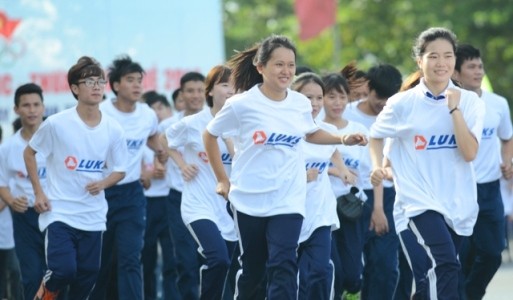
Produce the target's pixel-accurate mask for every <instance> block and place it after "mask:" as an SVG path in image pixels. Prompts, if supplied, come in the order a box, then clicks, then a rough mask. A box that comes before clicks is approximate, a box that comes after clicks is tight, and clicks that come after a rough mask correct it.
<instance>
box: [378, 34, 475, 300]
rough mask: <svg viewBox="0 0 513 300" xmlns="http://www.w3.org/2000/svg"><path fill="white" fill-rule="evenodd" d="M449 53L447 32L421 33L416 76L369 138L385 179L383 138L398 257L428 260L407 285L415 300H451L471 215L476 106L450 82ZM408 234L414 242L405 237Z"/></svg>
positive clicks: (472, 98) (451, 65)
mask: <svg viewBox="0 0 513 300" xmlns="http://www.w3.org/2000/svg"><path fill="white" fill-rule="evenodd" d="M455 50H456V36H455V35H454V33H452V32H451V31H449V30H448V29H445V28H430V29H428V30H426V31H424V32H422V33H421V34H420V35H419V37H418V38H417V41H416V43H415V45H414V47H413V54H414V59H415V61H416V63H417V66H418V67H419V69H420V72H421V74H422V76H423V77H422V78H420V80H419V81H418V84H417V85H416V86H414V87H413V88H411V89H409V90H407V91H404V92H401V93H398V94H396V95H394V96H392V97H391V98H390V99H389V100H388V102H387V104H386V106H385V107H384V108H383V111H382V112H381V113H380V115H379V116H378V118H377V120H376V122H375V123H374V125H373V126H372V127H371V132H370V136H371V139H370V149H371V158H372V164H373V171H372V176H373V177H376V178H380V179H383V178H384V176H385V173H386V171H385V170H384V169H383V165H382V160H383V159H382V158H383V139H384V138H391V143H390V147H389V149H388V150H387V152H388V153H387V158H388V159H389V160H390V162H391V165H392V168H393V174H394V183H395V186H396V191H397V196H396V200H395V201H396V202H395V209H394V221H395V224H396V231H397V232H398V233H399V237H400V239H401V241H402V244H403V247H404V250H405V254H406V255H407V256H408V257H409V258H410V259H414V260H415V261H413V265H416V264H417V265H418V264H419V261H423V260H424V259H425V260H427V261H431V262H432V264H431V268H429V266H427V265H425V264H424V265H422V264H421V265H422V269H421V270H420V272H419V270H414V275H415V276H416V277H417V276H419V277H420V278H415V282H420V283H424V284H425V285H423V286H417V287H416V288H415V290H416V294H415V295H416V296H418V297H420V298H436V295H431V293H436V294H437V295H438V297H441V296H443V297H444V299H448V298H451V299H452V298H454V299H457V298H459V296H458V272H459V262H458V258H457V257H458V251H459V248H460V244H461V241H462V238H463V236H468V235H470V234H471V233H472V229H473V226H474V223H475V221H476V218H477V212H478V206H477V192H476V186H475V179H476V178H475V176H474V172H473V167H472V164H471V161H472V160H473V159H474V158H475V156H476V153H477V149H478V145H479V143H478V141H479V140H480V139H481V134H482V131H483V116H484V104H483V101H481V100H480V99H479V98H478V97H477V95H476V94H475V93H473V92H469V91H466V90H462V89H460V88H458V87H456V86H455V85H454V84H453V83H452V82H451V76H452V74H453V72H454V66H455ZM447 174H450V176H447ZM373 183H375V184H376V183H377V182H373ZM382 188H383V186H382V185H381V184H380V183H378V186H376V188H375V195H376V202H377V201H381V202H382V196H383V190H382ZM378 198H379V200H378ZM411 234H413V235H415V238H408V235H411ZM419 244H420V246H422V247H419ZM424 249H426V250H424ZM427 255H429V259H427V258H426V256H427ZM417 259H418V260H417ZM434 278H437V280H433V279H434ZM430 286H435V287H436V289H435V290H434V291H432V290H433V289H431V288H430Z"/></svg>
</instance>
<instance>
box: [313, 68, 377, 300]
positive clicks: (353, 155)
mask: <svg viewBox="0 0 513 300" xmlns="http://www.w3.org/2000/svg"><path fill="white" fill-rule="evenodd" d="M323 81H324V84H325V97H324V112H325V114H326V115H325V117H324V122H326V123H328V124H331V125H333V126H335V128H336V130H337V133H338V134H350V133H354V132H363V133H365V134H367V133H368V129H367V128H366V127H365V125H363V124H360V123H358V122H353V121H349V120H346V119H344V118H343V113H344V110H345V109H346V106H347V104H348V102H349V85H348V83H347V81H346V79H345V78H344V77H342V75H340V74H339V73H332V74H328V75H325V76H324V77H323ZM337 148H338V151H339V152H340V154H341V155H342V157H343V160H344V163H345V165H346V166H347V168H348V169H349V170H351V171H352V172H354V173H355V174H356V175H357V180H356V182H355V183H353V185H354V186H356V187H358V188H359V190H360V193H359V197H361V198H362V199H367V197H366V195H365V194H364V191H363V189H364V188H367V187H370V181H369V176H368V174H369V173H370V161H369V155H368V149H367V148H366V147H365V148H363V147H346V146H344V145H340V146H337ZM330 181H331V187H332V189H333V192H334V193H335V196H336V197H340V196H343V195H345V194H348V193H349V192H350V189H351V186H352V185H350V184H344V183H343V182H341V181H340V179H339V178H337V177H335V176H330ZM339 217H340V229H339V230H336V231H334V232H333V251H332V258H333V262H334V264H335V297H340V296H341V294H342V293H343V292H344V291H345V292H347V293H350V294H355V293H358V292H359V291H360V289H361V287H362V272H363V263H362V253H363V245H364V241H365V233H366V230H367V228H366V225H365V223H364V221H363V218H362V217H360V218H358V219H357V220H347V219H345V218H343V217H342V216H339Z"/></svg>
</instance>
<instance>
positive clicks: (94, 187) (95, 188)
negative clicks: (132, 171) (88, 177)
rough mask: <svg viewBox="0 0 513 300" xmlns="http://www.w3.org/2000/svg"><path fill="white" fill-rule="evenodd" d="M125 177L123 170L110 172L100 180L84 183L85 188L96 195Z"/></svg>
mask: <svg viewBox="0 0 513 300" xmlns="http://www.w3.org/2000/svg"><path fill="white" fill-rule="evenodd" d="M123 178H125V172H112V173H110V174H109V176H107V177H105V178H104V179H102V180H100V181H95V182H91V183H89V184H87V185H86V190H87V191H88V192H89V193H90V194H91V195H93V196H96V195H98V194H99V193H100V192H101V191H103V190H105V189H106V188H109V187H111V186H113V185H115V184H116V183H118V182H120V181H121V180H122V179H123Z"/></svg>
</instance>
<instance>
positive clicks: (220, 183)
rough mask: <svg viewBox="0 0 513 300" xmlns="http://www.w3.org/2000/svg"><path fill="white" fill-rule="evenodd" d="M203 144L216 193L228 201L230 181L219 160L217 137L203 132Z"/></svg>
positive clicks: (219, 152)
mask: <svg viewBox="0 0 513 300" xmlns="http://www.w3.org/2000/svg"><path fill="white" fill-rule="evenodd" d="M203 143H204V144H205V151H206V152H207V157H208V160H209V162H210V166H211V167H212V170H213V171H214V174H215V176H216V179H217V187H216V193H218V194H219V195H221V196H223V197H224V198H225V199H228V193H229V191H230V180H229V178H228V175H227V174H226V171H225V169H224V166H223V161H222V159H221V150H220V149H219V145H218V144H217V136H215V135H212V134H211V133H210V132H208V131H207V130H205V132H204V133H203Z"/></svg>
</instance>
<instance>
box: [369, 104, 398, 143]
mask: <svg viewBox="0 0 513 300" xmlns="http://www.w3.org/2000/svg"><path fill="white" fill-rule="evenodd" d="M396 108H397V104H395V103H394V101H393V100H392V99H389V100H388V101H387V104H386V105H385V107H384V108H383V110H382V111H381V112H380V113H379V115H378V117H377V118H376V122H374V124H372V126H371V128H370V133H369V136H370V137H371V138H386V137H394V136H395V135H396V132H397V125H398V124H397V122H398V118H397V112H396Z"/></svg>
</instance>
